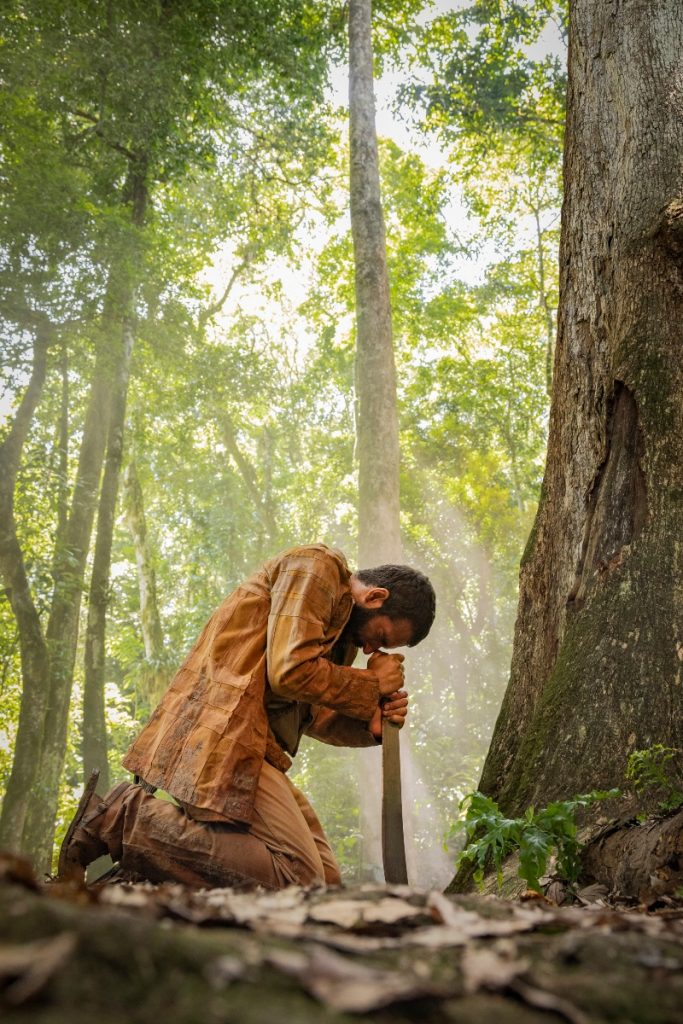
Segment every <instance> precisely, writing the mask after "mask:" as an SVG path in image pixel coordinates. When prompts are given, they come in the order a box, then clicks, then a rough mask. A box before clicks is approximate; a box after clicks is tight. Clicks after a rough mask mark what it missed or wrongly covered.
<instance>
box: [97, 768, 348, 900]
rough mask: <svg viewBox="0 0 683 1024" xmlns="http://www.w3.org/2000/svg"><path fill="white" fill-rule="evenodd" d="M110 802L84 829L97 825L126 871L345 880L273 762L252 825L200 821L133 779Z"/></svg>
mask: <svg viewBox="0 0 683 1024" xmlns="http://www.w3.org/2000/svg"><path fill="white" fill-rule="evenodd" d="M104 803H105V804H107V809H106V810H105V812H104V815H103V816H101V817H100V816H99V815H98V816H97V818H96V819H92V820H91V821H89V822H86V821H84V826H85V827H86V829H88V831H92V830H93V828H94V827H96V828H97V832H98V835H99V837H100V838H101V839H102V840H103V841H104V842H105V843H106V845H107V847H108V850H109V853H110V855H111V857H112V859H113V860H115V861H118V862H119V864H120V866H121V869H122V870H123V871H124V872H125V873H132V874H135V875H141V876H142V877H144V878H147V879H149V881H152V882H162V881H167V880H175V881H178V882H183V883H185V884H186V885H191V886H195V887H206V886H254V885H261V886H264V887H265V888H268V889H282V888H284V887H285V886H287V885H292V884H297V885H321V884H327V885H339V884H340V883H341V876H340V873H339V865H338V864H337V861H336V860H335V857H334V854H333V853H332V849H331V847H330V844H329V842H328V840H327V837H326V836H325V833H324V832H323V828H322V825H321V824H320V822H319V820H318V817H317V815H316V813H315V811H314V810H313V808H312V807H311V805H310V804H309V802H308V800H307V799H306V797H305V796H304V795H303V793H301V792H300V791H299V790H298V789H297V788H296V787H295V786H294V785H293V784H292V783H291V782H290V781H289V779H288V778H287V776H286V775H284V774H283V773H282V772H279V771H277V769H275V768H273V767H272V765H269V764H268V763H267V762H264V764H263V768H262V771H261V776H260V779H259V785H258V790H257V793H256V800H255V803H254V816H253V820H252V822H251V824H250V825H235V824H233V823H230V822H228V821H226V822H221V821H216V820H211V821H198V820H196V816H194V817H193V816H191V815H192V809H188V810H185V809H183V808H182V807H179V806H177V805H176V804H173V803H170V802H169V801H167V800H162V799H159V798H157V797H155V796H154V795H152V794H151V793H148V792H146V791H145V790H144V789H143V788H142V787H141V786H139V785H133V784H130V785H123V786H121V785H119V786H117V787H115V789H114V790H112V792H111V793H110V794H109V795H108V796H107V797H105V798H104ZM197 813H201V812H199V811H197V812H195V815H196V814H197Z"/></svg>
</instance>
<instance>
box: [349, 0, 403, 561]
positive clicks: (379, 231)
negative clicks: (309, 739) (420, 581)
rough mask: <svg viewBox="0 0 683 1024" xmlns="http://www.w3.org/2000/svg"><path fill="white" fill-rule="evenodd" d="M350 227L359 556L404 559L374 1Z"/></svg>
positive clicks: (353, 16) (358, 47)
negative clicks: (377, 105)
mask: <svg viewBox="0 0 683 1024" xmlns="http://www.w3.org/2000/svg"><path fill="white" fill-rule="evenodd" d="M349 117H350V142H351V230H352V233H353V248H354V255H355V267H356V345H357V350H356V393H357V396H358V426H357V439H358V471H359V505H358V518H359V531H358V532H359V539H358V547H359V552H358V563H359V565H360V566H361V568H367V567H369V566H372V565H377V564H380V563H383V562H396V561H400V558H401V533H400V523H399V446H398V413H397V408H396V368H395V364H394V346H393V340H392V330H391V304H390V297H389V276H388V273H387V257H386V245H385V232H384V216H383V213H382V201H381V195H380V185H379V163H378V158H377V133H376V130H375V98H374V93H373V78H372V28H371V4H370V0H351V2H350V3H349Z"/></svg>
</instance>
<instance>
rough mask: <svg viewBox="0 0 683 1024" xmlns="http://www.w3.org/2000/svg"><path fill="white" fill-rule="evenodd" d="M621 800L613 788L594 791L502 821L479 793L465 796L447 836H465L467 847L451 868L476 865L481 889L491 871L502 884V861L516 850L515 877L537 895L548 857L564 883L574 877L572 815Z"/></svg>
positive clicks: (495, 808) (578, 848)
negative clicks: (463, 809)
mask: <svg viewBox="0 0 683 1024" xmlns="http://www.w3.org/2000/svg"><path fill="white" fill-rule="evenodd" d="M618 796H621V793H620V791H619V790H618V789H609V790H593V792H591V793H585V794H584V795H582V796H576V797H573V799H571V800H558V801H555V802H554V803H550V804H548V806H547V807H543V808H541V810H539V811H536V810H534V808H533V807H529V808H528V809H527V811H526V813H525V814H524V816H523V817H522V818H506V817H505V816H504V815H503V814H502V812H501V810H500V808H499V807H498V804H497V803H496V802H495V801H494V800H491V799H490V798H489V797H487V796H484V794H483V793H478V792H477V793H470V794H468V796H466V797H465V798H464V799H463V800H462V801H461V804H460V806H461V807H463V806H465V805H466V806H467V811H466V813H465V817H464V819H462V820H460V821H457V822H456V823H455V824H454V825H452V826H451V829H450V831H449V833H448V835H449V837H450V836H453V835H455V834H457V833H458V832H459V831H461V830H463V829H464V831H465V836H466V840H467V846H466V847H465V849H464V850H463V851H462V853H461V854H459V856H458V859H457V861H456V867H458V868H459V867H460V866H461V865H463V864H473V865H475V871H474V880H475V882H476V883H477V885H480V884H481V883H482V881H483V879H484V874H485V872H486V870H487V869H488V868H490V867H491V866H493V867H494V868H495V870H496V872H497V874H498V885H500V884H501V882H502V878H503V873H502V868H503V861H504V860H505V858H506V857H507V856H509V854H511V853H515V852H516V851H519V875H520V877H521V878H523V879H524V880H525V882H526V883H527V885H528V886H529V888H530V889H535V890H536V892H540V891H541V886H540V881H539V879H540V877H541V875H543V874H545V870H546V867H547V865H548V861H549V860H550V857H551V856H552V854H555V855H556V857H557V870H558V873H559V874H560V875H561V876H562V877H563V878H566V879H567V881H569V882H575V881H576V880H577V878H578V876H579V870H580V860H579V854H580V852H581V843H580V842H579V840H578V838H577V824H576V812H577V811H578V810H580V809H581V808H583V807H590V805H591V804H594V803H597V802H598V801H599V800H611V799H613V798H615V797H618Z"/></svg>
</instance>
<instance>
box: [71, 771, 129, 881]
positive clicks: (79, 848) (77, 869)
mask: <svg viewBox="0 0 683 1024" xmlns="http://www.w3.org/2000/svg"><path fill="white" fill-rule="evenodd" d="M99 776H100V773H99V772H98V771H94V772H92V774H91V776H90V779H89V780H88V784H87V786H86V787H85V790H84V792H83V796H82V797H81V799H80V802H79V804H78V807H77V809H76V813H75V814H74V817H73V820H72V822H71V824H70V825H69V828H68V829H67V833H66V835H65V836H64V841H63V842H62V846H61V849H60V851H59V863H58V867H57V881H59V882H81V883H83V882H84V881H85V869H86V868H87V866H88V864H92V862H93V861H94V860H97V858H98V857H102V856H104V854H106V853H109V847H108V845H107V843H106V842H105V840H104V839H103V838H102V837H101V836H100V826H101V825H102V824H103V822H104V815H105V814H106V812H107V811H109V810H110V809H111V807H112V805H113V804H114V803H115V802H116V801H117V800H118V799H119V798H120V797H121V796H122V795H123V794H124V793H125V792H126V791H127V790H129V789H130V788H131V785H130V783H129V782H120V783H119V784H118V785H117V786H114V788H113V789H112V790H110V791H109V792H108V793H107V795H106V796H105V797H101V796H98V794H97V793H96V792H95V787H96V785H97V781H98V779H99Z"/></svg>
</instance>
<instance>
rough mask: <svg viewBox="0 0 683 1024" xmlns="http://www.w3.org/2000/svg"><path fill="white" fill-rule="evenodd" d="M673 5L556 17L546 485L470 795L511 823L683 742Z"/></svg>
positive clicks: (677, 60)
mask: <svg viewBox="0 0 683 1024" xmlns="http://www.w3.org/2000/svg"><path fill="white" fill-rule="evenodd" d="M681 53H683V10H682V9H681V6H680V3H679V2H678V0H662V2H661V3H659V4H656V5H652V4H650V3H648V2H647V0H620V2H615V0H611V2H607V0H606V2H604V3H600V4H596V3H594V2H593V0H575V2H574V4H573V5H572V7H571V19H570V43H569V93H568V113H567V133H566V142H565V170H564V177H565V201H564V206H563V213H562V238H561V245H560V313H559V323H558V340H557V349H556V357H555V376H554V385H553V402H552V407H551V417H550V435H549V442H548V456H547V465H546V472H545V478H544V482H543V489H542V495H541V502H540V506H539V511H538V515H537V518H536V523H535V526H534V529H533V532H532V535H531V537H530V539H529V542H528V545H527V550H526V552H525V555H524V558H523V561H522V568H521V577H520V603H519V614H518V620H517V625H516V631H515V642H514V652H513V660H512V671H511V679H510V683H509V686H508V690H507V693H506V696H505V700H504V703H503V707H502V710H501V713H500V716H499V719H498V722H497V725H496V729H495V732H494V736H493V740H492V744H491V749H490V752H489V755H488V758H487V761H486V764H485V767H484V772H483V777H482V781H481V788H482V789H483V791H484V792H486V793H487V794H489V795H491V796H493V797H495V798H497V799H498V800H499V801H500V803H501V806H502V807H503V808H504V809H505V811H506V812H508V813H519V812H521V811H522V810H523V809H524V807H526V806H527V805H528V804H530V803H539V802H545V801H547V800H548V799H551V798H554V797H566V796H569V795H571V794H574V793H579V792H583V791H586V790H589V789H592V788H594V787H596V786H597V787H600V788H608V787H610V786H614V785H619V784H620V783H621V782H622V779H623V773H624V767H625V764H626V760H627V758H628V755H629V754H630V753H631V752H632V751H633V750H634V749H637V748H645V747H648V746H650V745H651V744H653V743H655V742H660V743H664V744H666V745H669V746H673V747H680V746H681V745H683V713H682V711H683V701H682V699H681V697H682V689H681V687H682V681H683V634H682V632H681V629H682V627H681V623H682V621H683V615H682V612H683V576H682V572H681V569H682V567H681V550H682V549H681V544H680V537H681V532H682V527H683V441H682V439H683V399H682V396H683V361H682V360H681V324H683V218H682V217H681V210H682V209H683V205H682V197H683V182H682V179H681V154H682V153H683V120H682V119H681V116H680V110H681V82H682V80H683V79H682V75H683V71H682V68H681Z"/></svg>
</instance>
